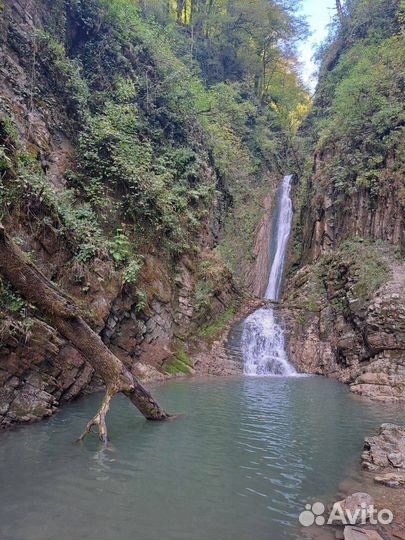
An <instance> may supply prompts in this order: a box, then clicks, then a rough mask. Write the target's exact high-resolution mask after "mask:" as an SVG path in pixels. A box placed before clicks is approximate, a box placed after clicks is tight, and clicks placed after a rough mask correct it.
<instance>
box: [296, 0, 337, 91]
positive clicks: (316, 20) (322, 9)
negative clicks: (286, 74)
mask: <svg viewBox="0 0 405 540" xmlns="http://www.w3.org/2000/svg"><path fill="white" fill-rule="evenodd" d="M302 6H303V9H302V12H303V13H304V14H305V15H306V16H307V20H308V23H309V26H310V30H311V32H312V35H311V36H310V37H309V38H308V40H307V41H306V42H305V43H304V44H303V45H301V47H300V48H299V52H300V60H301V62H302V64H303V66H302V77H303V79H304V82H305V83H306V84H307V85H308V86H309V88H310V89H311V90H315V85H316V78H315V77H313V74H314V72H316V66H315V64H314V62H313V60H312V57H313V55H314V48H315V47H316V45H319V43H321V42H322V41H323V40H324V39H325V37H326V36H327V34H328V28H327V26H328V24H329V23H330V21H331V19H332V17H333V15H334V14H335V13H336V11H335V7H336V1H335V0H303V2H302Z"/></svg>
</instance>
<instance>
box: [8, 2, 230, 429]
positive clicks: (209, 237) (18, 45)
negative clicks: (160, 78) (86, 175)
mask: <svg viewBox="0 0 405 540" xmlns="http://www.w3.org/2000/svg"><path fill="white" fill-rule="evenodd" d="M92 5H93V4H92ZM78 6H79V7H80V6H81V4H80V3H79V4H75V3H74V2H71V3H66V6H64V3H63V2H62V3H61V2H53V1H52V2H50V1H47V0H30V1H29V2H26V1H20V0H5V1H4V2H1V3H0V14H1V17H0V27H1V28H0V114H1V116H0V138H1V140H0V143H1V145H2V149H3V154H1V155H0V158H1V159H3V161H1V159H0V161H1V167H2V171H1V178H2V184H1V202H2V222H3V223H4V225H5V226H6V227H7V230H8V231H9V232H10V233H11V234H12V235H13V237H14V238H15V239H16V241H17V242H18V243H19V244H20V246H21V247H22V249H23V250H24V251H26V252H27V253H29V254H30V256H31V257H33V259H34V260H35V262H36V263H37V264H38V266H39V267H40V268H41V270H42V271H43V272H44V273H45V274H46V275H47V276H48V277H50V278H51V279H52V280H54V281H55V282H56V283H58V284H59V286H61V287H63V288H64V290H65V291H67V292H68V293H69V294H71V295H73V296H74V297H75V298H76V299H77V300H78V301H79V302H80V304H81V305H82V306H83V307H84V308H85V309H86V311H87V313H88V318H89V321H90V322H91V324H92V326H93V328H95V329H96V330H97V331H99V332H100V334H101V336H102V338H103V340H104V341H105V342H106V343H107V344H108V345H109V346H110V347H111V349H112V350H113V351H114V353H115V354H117V356H119V357H120V358H121V359H122V360H123V361H124V362H125V364H126V365H127V366H128V367H130V368H131V369H132V370H133V371H134V373H136V374H137V375H139V376H141V377H143V378H145V379H150V378H159V377H160V378H163V377H166V376H168V375H176V374H187V373H190V372H191V371H192V361H191V359H190V358H189V356H188V354H187V351H186V348H185V345H184V340H185V339H186V337H188V336H190V335H191V334H193V332H194V331H195V329H196V328H197V326H200V325H203V324H206V323H207V321H212V320H215V319H216V318H217V317H219V316H220V315H221V314H223V313H224V312H225V311H226V310H227V309H229V308H230V307H231V306H232V305H233V303H234V301H235V298H236V297H237V291H236V290H235V288H234V285H233V282H232V277H231V275H230V273H229V272H228V271H227V270H226V269H225V268H224V266H223V264H222V263H221V261H220V260H219V259H218V258H216V257H215V256H214V255H213V253H212V248H213V247H215V244H216V242H217V238H218V234H219V233H220V229H221V226H222V222H223V219H224V213H225V212H226V210H227V204H228V202H227V201H228V198H229V196H228V194H227V193H226V191H225V190H224V189H223V188H222V187H221V186H222V184H221V179H220V177H219V176H217V173H216V171H215V170H214V167H213V165H212V163H210V160H209V158H207V161H206V163H204V164H203V165H202V168H201V171H200V172H199V173H198V174H199V175H200V176H199V178H198V179H197V182H198V181H200V180H201V181H204V182H205V181H206V180H207V179H208V180H209V181H210V182H211V183H212V184H213V186H214V187H215V185H216V188H217V195H216V197H214V198H211V199H210V201H209V202H207V203H206V205H205V209H204V212H205V216H206V217H205V218H204V219H203V220H202V222H201V224H200V226H199V227H198V230H197V231H196V232H195V233H193V234H194V237H193V239H192V242H193V249H191V250H189V253H190V254H187V255H185V254H176V255H173V254H171V253H168V252H165V251H164V250H162V247H161V243H160V240H161V237H160V238H159V234H156V233H153V234H152V232H151V233H149V232H148V229H146V228H144V229H143V231H144V232H143V236H142V235H141V240H138V245H140V247H139V251H140V252H141V261H142V264H140V265H139V266H140V267H141V268H140V269H138V267H137V266H136V265H135V263H134V265H132V266H131V265H130V264H129V263H130V260H129V259H128V261H127V262H125V261H126V259H125V258H126V257H127V255H126V253H125V252H126V250H127V243H128V244H130V243H131V242H132V237H131V234H130V233H129V234H128V236H125V235H124V236H123V234H122V232H120V231H122V229H124V230H127V229H128V230H129V228H130V227H131V226H132V225H131V224H130V222H129V221H128V219H127V218H126V217H123V215H122V214H120V212H119V211H115V208H116V207H117V198H116V196H117V194H116V193H114V194H113V195H111V197H110V199H108V203H107V206H105V207H104V210H103V211H102V212H99V215H98V216H94V214H93V213H91V211H90V210H89V207H88V206H86V201H85V199H86V197H84V198H83V193H80V190H79V189H78V188H77V186H76V187H75V186H74V185H73V188H72V181H71V178H72V174H73V176H74V174H75V173H74V172H73V173H72V171H76V170H77V160H78V158H77V141H78V138H79V136H80V133H81V132H82V131H83V129H84V123H85V120H84V119H83V116H82V115H83V114H90V113H91V112H92V111H91V110H90V111H88V112H87V113H86V112H85V113H83V111H82V104H81V103H80V99H81V98H80V96H81V92H82V90H81V88H80V85H81V84H83V88H84V87H85V86H86V85H87V86H89V87H90V92H93V93H94V95H96V94H97V98H96V101H95V102H91V101H90V108H91V107H97V106H98V105H99V103H97V99H98V100H100V99H102V96H103V92H105V91H106V87H108V85H110V84H112V79H109V76H111V77H112V76H113V75H115V74H116V73H115V71H117V72H120V70H121V72H122V74H123V76H125V77H127V78H131V77H135V74H136V70H137V69H141V70H144V69H150V71H151V73H152V70H153V61H152V60H150V59H148V57H147V51H146V50H145V49H142V48H141V50H138V51H135V49H132V50H131V51H125V55H126V56H125V58H124V56H123V51H122V49H120V48H122V47H125V45H122V43H121V42H120V38H119V36H117V34H114V31H113V30H111V31H110V30H109V29H108V24H109V23H108V21H105V20H101V19H97V13H96V14H95V15H94V18H90V19H89V18H87V19H86V17H85V16H84V15H83V14H81V12H80V9H82V10H84V9H85V8H80V9H79V7H78ZM90 7H91V6H90V4H89V8H88V9H90ZM75 9H76V11H75ZM81 15H82V16H81ZM87 16H88V14H87ZM45 33H46V35H45ZM106 35H107V39H108V43H109V49H108V50H105V51H104V52H103V53H102V54H103V59H104V60H105V61H106V62H107V64H108V62H110V64H109V66H110V67H109V69H110V70H111V73H109V72H108V71H104V72H100V73H94V72H93V71H92V70H93V68H94V66H91V65H90V66H89V65H87V66H86V61H87V57H86V49H87V48H89V47H94V46H95V44H96V45H97V40H98V39H99V36H104V38H103V39H105V37H106ZM53 39H55V40H56V41H52V40H53ZM61 47H62V48H61ZM65 52H66V56H65ZM79 64H80V65H81V68H80V69H81V70H82V71H81V73H82V75H81V76H82V79H80V77H77V76H76V75H77V73H78V72H77V71H75V70H76V68H75V67H74V66H75V65H79ZM83 66H84V67H83ZM148 66H149V67H148ZM83 70H84V71H83ZM86 70H87V71H86ZM114 70H115V71H114ZM113 71H114V73H113ZM75 74H76V75H75ZM73 75H75V76H73ZM153 76H155V77H157V75H153V73H152V74H151V77H153ZM75 77H76V78H75ZM97 77H100V79H97ZM81 80H83V81H84V82H81ZM155 82H156V81H155ZM73 84H74V85H75V87H74V88H72V85H73ZM92 85H93V87H92ZM87 99H89V98H87ZM151 99H152V98H151ZM156 99H157V98H156ZM148 106H150V107H151V108H152V103H149V104H148ZM145 114H146V113H145ZM151 114H152V113H151ZM151 121H152V120H151ZM178 129H179V130H180V127H178ZM191 129H192V128H191ZM171 136H172V135H170V134H169V135H167V137H168V138H169V139H170V137H171ZM173 136H174V135H173ZM197 139H198V136H197ZM189 144H190V145H192V144H196V145H203V143H202V142H201V141H199V140H196V141H195V142H194V143H189ZM201 153H202V155H207V152H206V151H205V150H204V149H202V150H201ZM27 170H29V174H28V173H27ZM21 171H22V173H21ZM24 171H25V172H24ZM32 171H34V172H32ZM26 173H27V174H26ZM38 179H40V181H41V187H39V188H38V187H37V186H36V182H37V180H38ZM73 182H74V180H73ZM190 189H191V188H190ZM194 189H196V188H194ZM221 189H222V191H221ZM72 198H74V202H73V203H72ZM103 213H105V214H106V215H107V214H109V215H111V216H112V217H111V218H108V220H104V221H103V216H102V214H103ZM88 216H91V220H90V221H86V219H87V218H88ZM70 219H73V220H74V221H71V222H70V224H69V221H68V220H70ZM81 224H83V231H82V232H83V234H82V233H80V234H81V236H80V238H79V239H78V238H76V237H75V232H77V227H78V226H80V227H81ZM99 224H100V225H99ZM93 225H94V227H96V226H97V227H100V230H101V231H102V234H103V236H104V235H105V236H106V237H107V239H108V238H109V242H110V244H109V245H114V247H113V249H110V250H108V249H105V248H100V249H99V248H97V250H95V251H91V256H89V257H88V256H87V255H86V253H88V250H89V249H90V250H93V247H92V244H91V242H92V241H93V236H91V235H92V234H93V233H92V227H93ZM68 229H70V232H69V230H68ZM75 229H76V231H75ZM117 231H118V232H117ZM162 235H163V236H164V233H162ZM111 242H112V244H111ZM86 250H87V251H86ZM122 253H124V263H123V264H117V261H118V262H119V260H120V257H122ZM135 262H136V261H135ZM134 268H135V270H136V272H137V273H139V275H137V277H136V279H134V280H132V281H131V280H130V279H128V273H126V272H128V271H129V270H128V269H132V270H133V269H134ZM135 270H133V271H134V272H135ZM138 270H139V272H138ZM201 291H203V293H202V292H201ZM1 294H2V302H1V309H0V337H1V347H0V426H2V427H5V426H8V425H10V424H12V423H14V422H19V421H31V420H36V419H39V418H41V417H44V416H48V415H50V414H52V413H53V412H54V411H55V410H56V409H57V407H58V406H59V405H60V404H61V403H63V402H66V401H69V400H72V399H74V398H76V397H78V396H79V395H81V394H83V393H84V392H87V391H91V390H93V389H94V388H97V387H98V386H99V384H100V381H98V380H97V379H96V378H95V377H94V373H93V370H92V368H91V367H90V366H89V365H88V364H87V362H86V361H85V359H84V358H83V357H82V356H81V355H80V354H79V353H78V352H77V351H75V350H74V349H73V348H72V347H71V346H70V345H69V344H68V343H66V342H65V341H64V340H63V339H61V337H60V336H59V335H58V334H57V333H56V332H55V331H54V330H53V329H52V328H51V327H50V326H49V325H48V324H47V323H46V321H44V320H42V318H41V314H39V313H37V312H36V311H35V309H34V308H33V307H32V306H29V305H26V304H25V303H24V301H23V299H21V298H19V297H18V295H17V294H16V293H15V292H14V291H12V290H11V289H10V288H9V286H8V284H7V283H5V282H1Z"/></svg>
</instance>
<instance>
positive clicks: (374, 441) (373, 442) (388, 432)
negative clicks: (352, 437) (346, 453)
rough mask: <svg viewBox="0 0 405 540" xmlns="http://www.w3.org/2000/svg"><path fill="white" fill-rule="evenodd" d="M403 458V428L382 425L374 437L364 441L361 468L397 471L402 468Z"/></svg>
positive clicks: (404, 444)
mask: <svg viewBox="0 0 405 540" xmlns="http://www.w3.org/2000/svg"><path fill="white" fill-rule="evenodd" d="M404 456H405V427H401V426H397V425H395V424H383V425H382V426H381V427H380V429H379V432H378V434H377V435H376V436H373V437H367V438H366V439H365V441H364V452H363V454H362V466H363V468H365V469H367V470H377V469H386V468H388V469H393V468H396V469H397V468H400V467H403V465H404ZM393 462H394V463H395V465H394V463H393Z"/></svg>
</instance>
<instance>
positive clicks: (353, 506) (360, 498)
mask: <svg viewBox="0 0 405 540" xmlns="http://www.w3.org/2000/svg"><path fill="white" fill-rule="evenodd" d="M336 504H337V505H339V506H340V508H341V509H342V511H343V512H344V513H345V514H346V515H347V516H350V519H351V518H353V519H354V518H355V517H356V518H357V519H356V523H362V522H363V514H365V512H366V514H365V515H367V516H368V510H369V509H370V510H371V509H372V507H373V506H374V499H373V497H371V495H369V494H368V493H353V495H349V497H346V499H344V500H343V501H339V502H338V503H336ZM367 519H368V517H367Z"/></svg>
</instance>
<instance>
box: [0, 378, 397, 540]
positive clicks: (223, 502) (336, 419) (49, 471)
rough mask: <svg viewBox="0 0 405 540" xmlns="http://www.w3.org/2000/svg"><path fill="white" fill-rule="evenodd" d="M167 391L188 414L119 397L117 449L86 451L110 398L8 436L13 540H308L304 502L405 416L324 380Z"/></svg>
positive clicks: (7, 498) (0, 465) (4, 497)
mask: <svg viewBox="0 0 405 540" xmlns="http://www.w3.org/2000/svg"><path fill="white" fill-rule="evenodd" d="M154 392H155V393H156V395H157V397H158V399H159V401H161V402H162V404H163V405H164V406H165V408H167V409H168V410H170V411H176V412H177V411H181V412H184V413H185V415H184V416H183V417H181V418H179V419H177V420H175V421H173V422H167V423H163V424H148V423H146V422H144V420H143V419H142V418H141V417H140V416H139V415H137V413H136V412H135V411H134V409H133V407H132V406H131V405H130V404H129V402H127V400H125V399H124V398H117V399H115V400H114V402H113V406H112V410H111V414H110V415H109V419H108V420H109V426H110V435H111V438H112V441H113V446H112V448H111V449H109V450H100V447H99V443H98V441H97V439H96V438H95V437H94V438H89V439H87V440H86V442H85V443H84V444H83V445H77V444H74V443H73V440H74V438H75V437H76V436H77V435H78V434H79V433H80V432H81V431H82V429H83V426H84V425H85V423H86V421H87V420H88V418H89V417H91V416H92V415H93V414H94V411H95V410H96V408H97V405H98V403H99V401H100V396H92V397H90V398H89V399H86V400H84V401H81V402H77V403H75V404H73V405H71V406H69V407H67V408H65V409H64V410H63V411H62V412H61V413H60V414H58V415H56V416H55V417H53V418H52V419H50V420H49V421H46V422H43V423H41V424H38V425H33V426H28V427H26V428H24V429H18V430H16V431H14V432H9V433H3V434H2V435H1V437H0V477H1V483H2V489H1V492H0V512H1V516H0V517H1V519H0V538H2V540H3V539H4V540H39V539H40V540H48V539H49V540H51V539H52V540H53V539H54V538H55V537H58V538H62V539H63V540H64V539H65V538H66V539H69V540H76V539H77V540H79V539H80V540H83V539H88V540H93V539H94V540H96V539H97V540H99V539H100V538H103V540H127V539H131V540H156V538H160V539H162V540H183V539H184V540H186V539H187V540H218V539H221V540H228V539H229V540H230V539H233V540H235V539H236V540H245V539H246V540H247V539H251V537H252V531H254V537H255V540H261V539H263V540H264V539H266V540H268V539H269V538H277V540H278V539H280V540H283V539H294V538H299V536H300V534H299V528H298V527H297V525H298V524H297V515H298V514H299V512H300V511H301V510H302V508H303V505H304V504H305V503H306V502H307V501H312V500H322V498H324V500H327V498H328V497H331V496H333V494H334V493H335V492H336V490H337V486H338V484H339V483H340V481H341V480H343V478H344V477H345V475H346V473H347V471H348V470H349V469H350V468H351V467H352V465H353V464H354V463H356V462H357V461H358V459H359V455H360V451H361V444H362V439H363V438H364V436H365V435H366V434H368V433H370V432H372V431H373V430H374V429H375V427H376V426H377V425H379V424H380V423H382V422H383V421H392V420H396V419H397V418H400V417H401V415H403V410H400V409H399V407H398V406H393V407H391V408H390V407H387V406H385V407H384V406H383V405H378V404H371V405H370V404H367V405H365V404H362V402H359V401H358V400H354V399H353V398H352V396H351V395H350V394H349V393H348V392H347V389H346V388H345V387H344V386H342V385H340V384H338V383H336V382H334V381H328V380H325V379H322V378H317V377H309V378H289V379H283V378H276V379H272V378H253V379H251V378H244V379H232V380H209V381H194V382H192V381H177V382H173V383H168V384H165V385H163V386H159V387H157V388H155V389H154Z"/></svg>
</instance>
